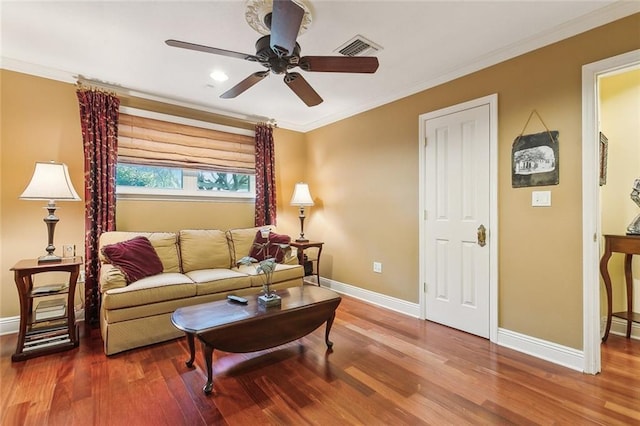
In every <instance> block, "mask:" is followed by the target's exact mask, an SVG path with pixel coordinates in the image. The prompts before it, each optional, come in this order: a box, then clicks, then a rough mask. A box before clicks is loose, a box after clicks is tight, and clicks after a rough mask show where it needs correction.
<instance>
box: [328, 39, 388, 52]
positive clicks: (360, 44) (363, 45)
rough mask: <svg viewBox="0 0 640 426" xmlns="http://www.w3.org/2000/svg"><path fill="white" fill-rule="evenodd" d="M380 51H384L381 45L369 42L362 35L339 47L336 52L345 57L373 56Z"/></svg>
mask: <svg viewBox="0 0 640 426" xmlns="http://www.w3.org/2000/svg"><path fill="white" fill-rule="evenodd" d="M380 50H382V47H380V45H378V44H376V43H374V42H372V41H371V40H367V39H366V38H364V37H362V36H361V35H357V36H355V37H354V38H352V39H351V40H349V41H348V42H346V43H344V44H343V45H342V46H340V47H338V48H337V49H336V50H334V52H338V53H340V54H341V55H344V56H373V55H375V54H376V53H377V52H379V51H380Z"/></svg>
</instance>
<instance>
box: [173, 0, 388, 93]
mask: <svg viewBox="0 0 640 426" xmlns="http://www.w3.org/2000/svg"><path fill="white" fill-rule="evenodd" d="M269 7H272V9H268V8H269ZM250 11H251V14H249V12H250ZM249 15H251V19H249V17H248V16H249ZM246 16H247V22H249V25H251V27H252V28H254V29H256V31H258V32H260V33H262V31H261V30H260V29H258V28H261V27H260V26H258V25H256V26H255V27H254V25H255V19H257V18H258V17H260V19H261V21H262V22H263V23H264V25H265V26H266V27H267V28H268V29H270V33H267V34H268V35H264V36H262V37H260V38H259V39H258V41H257V42H256V46H255V47H256V54H255V55H250V54H246V53H240V52H233V51H230V50H224V49H219V48H216V47H210V46H204V45H200V44H194V43H189V42H186V41H179V40H166V41H165V43H166V44H167V45H169V46H172V47H179V48H182V49H189V50H195V51H199V52H205V53H213V54H215V55H222V56H228V57H231V58H236V59H243V60H246V61H251V62H258V63H259V64H260V65H262V66H263V67H265V68H267V71H260V72H256V73H253V74H251V75H250V76H249V77H247V78H245V79H244V80H242V81H241V82H240V83H238V84H236V85H235V86H233V87H232V88H231V89H229V90H227V91H226V92H224V93H223V94H222V95H221V96H220V97H221V98H223V99H231V98H235V97H236V96H238V95H240V94H241V93H243V92H245V91H246V90H248V89H249V88H251V87H252V86H253V85H255V84H257V83H258V82H260V81H262V79H264V78H265V77H266V76H267V75H268V74H269V71H271V72H272V73H273V74H284V82H285V84H286V85H287V86H289V88H290V89H291V90H292V91H293V92H294V93H295V94H296V95H297V96H298V97H299V98H300V99H301V100H302V101H303V102H304V103H305V104H306V105H307V106H315V105H318V104H320V103H322V98H321V97H320V95H318V93H317V92H316V91H315V90H314V89H313V87H311V85H310V84H309V83H308V82H307V80H305V78H304V77H303V76H302V74H300V73H297V72H289V70H291V69H292V68H295V67H300V68H301V69H302V70H304V71H307V72H342V73H374V72H376V70H377V69H378V58H376V57H373V56H358V57H351V56H300V45H299V44H298V43H297V42H296V38H297V36H298V35H299V34H300V33H301V31H302V30H303V28H304V29H306V27H305V22H308V23H307V25H308V24H310V23H311V16H310V13H309V11H308V7H307V6H306V5H305V4H304V3H303V2H301V0H295V1H294V0H249V1H247V14H246ZM252 23H253V24H252Z"/></svg>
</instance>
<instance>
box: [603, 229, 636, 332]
mask: <svg viewBox="0 0 640 426" xmlns="http://www.w3.org/2000/svg"><path fill="white" fill-rule="evenodd" d="M612 253H624V278H625V283H626V285H627V310H626V311H624V312H615V313H613V314H612V312H611V311H612V310H613V302H612V300H611V299H612V291H611V276H610V275H609V270H608V265H609V258H611V254H612ZM634 254H640V235H605V236H604V254H603V255H602V259H600V273H601V274H602V278H603V280H604V286H605V288H606V290H607V325H606V327H605V331H604V337H603V338H602V341H603V342H606V341H607V338H608V337H609V330H610V329H611V317H612V316H615V317H618V318H622V319H625V320H627V338H629V337H631V324H632V323H634V322H640V314H639V313H634V312H633V276H632V273H631V259H632V258H633V255H634Z"/></svg>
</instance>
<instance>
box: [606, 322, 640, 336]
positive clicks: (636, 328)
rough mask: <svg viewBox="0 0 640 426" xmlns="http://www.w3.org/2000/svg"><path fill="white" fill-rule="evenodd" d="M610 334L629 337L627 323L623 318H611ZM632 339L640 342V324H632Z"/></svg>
mask: <svg viewBox="0 0 640 426" xmlns="http://www.w3.org/2000/svg"><path fill="white" fill-rule="evenodd" d="M609 333H610V334H616V335H618V336H626V335H627V321H626V320H623V319H622V318H618V317H612V318H611V330H609ZM631 338H632V339H637V340H640V323H637V322H634V323H631Z"/></svg>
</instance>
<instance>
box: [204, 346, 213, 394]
mask: <svg viewBox="0 0 640 426" xmlns="http://www.w3.org/2000/svg"><path fill="white" fill-rule="evenodd" d="M202 353H203V354H204V360H205V363H206V364H207V383H206V384H205V385H204V387H203V388H202V391H203V392H204V394H205V395H209V394H210V393H211V391H212V390H213V346H210V345H207V344H206V343H204V342H202Z"/></svg>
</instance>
